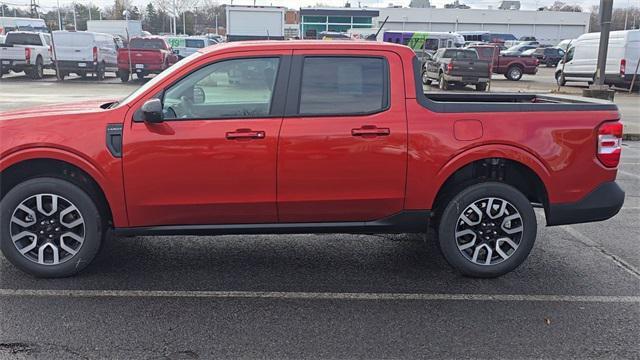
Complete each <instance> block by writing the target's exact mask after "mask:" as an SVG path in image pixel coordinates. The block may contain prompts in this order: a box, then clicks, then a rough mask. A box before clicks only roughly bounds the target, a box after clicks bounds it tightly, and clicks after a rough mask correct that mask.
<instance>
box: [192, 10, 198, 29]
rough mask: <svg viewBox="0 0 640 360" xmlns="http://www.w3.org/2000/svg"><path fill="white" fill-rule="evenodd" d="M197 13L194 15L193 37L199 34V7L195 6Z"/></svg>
mask: <svg viewBox="0 0 640 360" xmlns="http://www.w3.org/2000/svg"><path fill="white" fill-rule="evenodd" d="M195 10H196V12H195V13H194V14H193V35H196V33H197V32H198V6H197V5H196V6H195Z"/></svg>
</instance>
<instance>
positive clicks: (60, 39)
mask: <svg viewBox="0 0 640 360" xmlns="http://www.w3.org/2000/svg"><path fill="white" fill-rule="evenodd" d="M53 36H54V37H55V38H54V42H55V45H56V56H57V59H58V60H59V61H74V62H82V63H84V64H85V66H91V65H92V63H93V47H94V46H95V40H94V37H93V34H88V33H82V32H55V33H54V35H53ZM87 64H88V65H87Z"/></svg>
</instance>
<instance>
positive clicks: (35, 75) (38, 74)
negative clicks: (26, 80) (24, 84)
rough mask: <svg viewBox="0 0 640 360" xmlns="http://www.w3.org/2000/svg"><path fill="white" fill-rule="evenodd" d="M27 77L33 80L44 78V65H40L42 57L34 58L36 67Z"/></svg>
mask: <svg viewBox="0 0 640 360" xmlns="http://www.w3.org/2000/svg"><path fill="white" fill-rule="evenodd" d="M27 75H28V76H29V77H30V78H32V79H34V80H37V79H42V78H43V77H44V65H43V64H42V57H40V56H38V57H37V58H36V66H35V67H34V68H33V69H31V70H30V71H29V72H28V73H27Z"/></svg>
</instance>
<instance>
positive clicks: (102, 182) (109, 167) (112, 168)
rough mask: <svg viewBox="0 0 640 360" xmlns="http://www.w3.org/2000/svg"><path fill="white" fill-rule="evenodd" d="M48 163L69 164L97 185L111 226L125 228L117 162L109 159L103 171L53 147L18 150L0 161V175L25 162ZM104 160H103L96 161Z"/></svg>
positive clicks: (83, 159) (125, 222)
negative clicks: (104, 202)
mask: <svg viewBox="0 0 640 360" xmlns="http://www.w3.org/2000/svg"><path fill="white" fill-rule="evenodd" d="M36 159H52V160H58V161H63V162H66V163H69V164H71V165H73V166H75V167H77V168H79V169H81V170H82V171H84V172H86V173H87V174H88V175H89V176H91V178H92V179H93V180H94V181H95V182H96V183H97V184H98V186H99V187H100V189H101V190H102V192H103V193H104V196H105V198H106V199H107V203H108V204H107V206H109V208H110V209H111V213H112V215H113V223H114V226H117V227H122V226H127V225H128V219H127V214H126V204H125V198H124V191H123V188H122V187H123V184H122V166H121V164H120V161H119V159H115V158H112V160H111V161H107V162H105V164H106V165H105V166H104V167H102V168H101V167H98V166H96V165H95V164H94V163H93V162H92V161H90V160H88V159H85V158H83V157H82V156H79V155H77V154H75V153H73V152H70V151H67V150H63V149H59V148H54V147H33V148H27V149H21V150H18V151H15V152H12V153H10V154H7V155H4V156H3V157H2V159H0V172H2V171H5V170H6V169H8V168H9V167H11V166H13V165H15V164H18V163H20V162H23V161H27V160H36ZM100 160H101V161H102V160H107V159H100Z"/></svg>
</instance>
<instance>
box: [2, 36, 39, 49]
mask: <svg viewBox="0 0 640 360" xmlns="http://www.w3.org/2000/svg"><path fill="white" fill-rule="evenodd" d="M4 43H5V44H6V45H31V46H41V45H42V41H40V35H39V34H28V33H9V34H8V35H7V38H6V39H5V41H4Z"/></svg>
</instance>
